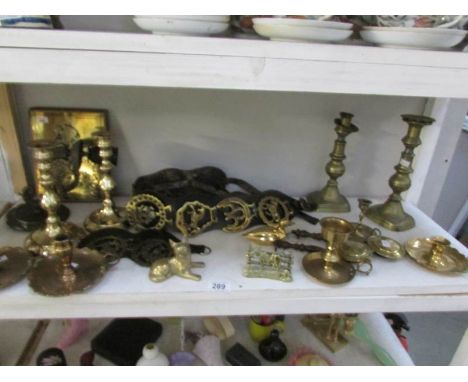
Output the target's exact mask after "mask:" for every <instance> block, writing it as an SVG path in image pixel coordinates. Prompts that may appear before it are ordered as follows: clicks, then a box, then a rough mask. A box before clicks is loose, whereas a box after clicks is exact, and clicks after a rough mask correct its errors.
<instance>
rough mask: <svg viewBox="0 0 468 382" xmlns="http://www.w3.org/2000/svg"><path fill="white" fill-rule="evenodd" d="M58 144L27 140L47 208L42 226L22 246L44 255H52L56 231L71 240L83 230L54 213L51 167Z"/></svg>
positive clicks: (56, 200) (55, 198)
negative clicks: (34, 160) (29, 142)
mask: <svg viewBox="0 0 468 382" xmlns="http://www.w3.org/2000/svg"><path fill="white" fill-rule="evenodd" d="M60 146H61V145H60V144H58V143H55V142H53V141H49V140H37V141H33V142H32V143H31V144H30V147H31V148H32V150H33V156H34V159H36V161H37V169H38V171H39V184H40V185H41V187H42V189H43V190H44V191H43V194H42V195H41V196H40V204H41V207H42V208H43V209H44V210H45V211H46V212H47V219H46V223H45V227H43V228H40V229H38V230H36V231H34V232H32V233H31V234H30V235H28V236H27V237H26V239H25V248H26V249H27V250H29V251H31V252H34V253H38V254H41V255H43V256H54V246H53V242H54V240H55V238H56V237H57V236H59V235H67V237H69V238H70V239H71V240H79V239H81V238H83V237H84V236H85V231H84V230H83V229H82V228H80V227H78V226H76V225H75V224H72V223H69V222H62V221H61V220H60V217H59V216H58V214H57V211H58V208H59V206H60V196H59V194H58V193H57V191H56V187H55V185H56V183H57V181H58V179H54V177H53V176H52V172H51V170H52V167H53V165H54V159H55V157H56V152H57V150H59V149H60Z"/></svg>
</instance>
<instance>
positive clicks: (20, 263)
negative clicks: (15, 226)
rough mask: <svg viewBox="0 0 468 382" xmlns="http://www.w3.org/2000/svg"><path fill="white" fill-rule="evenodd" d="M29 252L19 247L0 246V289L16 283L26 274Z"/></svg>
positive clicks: (29, 262)
mask: <svg viewBox="0 0 468 382" xmlns="http://www.w3.org/2000/svg"><path fill="white" fill-rule="evenodd" d="M30 265H31V252H29V251H27V250H25V249H23V248H20V247H3V248H0V289H4V288H7V287H9V286H10V285H13V284H16V283H17V282H18V281H20V280H21V279H22V278H23V277H25V276H26V274H27V272H28V270H29V267H30Z"/></svg>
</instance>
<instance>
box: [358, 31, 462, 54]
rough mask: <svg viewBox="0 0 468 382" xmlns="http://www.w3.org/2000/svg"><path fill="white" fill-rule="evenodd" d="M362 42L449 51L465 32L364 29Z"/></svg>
mask: <svg viewBox="0 0 468 382" xmlns="http://www.w3.org/2000/svg"><path fill="white" fill-rule="evenodd" d="M360 33H361V37H362V39H363V40H365V41H367V42H371V43H373V44H376V45H380V46H384V47H389V48H393V47H398V48H400V47H401V48H411V49H449V48H452V47H454V46H455V45H458V44H459V43H460V42H462V41H463V39H464V38H465V37H466V35H467V33H468V32H467V31H464V30H459V29H444V28H414V27H364V29H363V30H362V31H361V32H360Z"/></svg>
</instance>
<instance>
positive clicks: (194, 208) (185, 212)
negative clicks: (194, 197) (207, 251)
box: [175, 201, 217, 237]
mask: <svg viewBox="0 0 468 382" xmlns="http://www.w3.org/2000/svg"><path fill="white" fill-rule="evenodd" d="M216 221H217V217H216V207H210V206H208V205H206V204H204V203H201V202H199V201H194V202H186V203H184V205H183V206H182V207H180V208H179V209H178V210H177V212H176V218H175V224H176V227H177V229H178V230H179V231H180V232H181V233H182V235H183V236H184V237H188V236H194V235H198V234H199V233H201V232H203V231H204V230H206V229H207V228H208V227H210V226H211V225H212V224H214V223H215V222H216Z"/></svg>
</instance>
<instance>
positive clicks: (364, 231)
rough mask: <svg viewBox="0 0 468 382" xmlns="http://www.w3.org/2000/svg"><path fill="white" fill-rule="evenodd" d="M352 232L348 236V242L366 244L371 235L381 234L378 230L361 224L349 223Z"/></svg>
mask: <svg viewBox="0 0 468 382" xmlns="http://www.w3.org/2000/svg"><path fill="white" fill-rule="evenodd" d="M351 225H352V226H353V232H351V234H350V235H349V240H353V241H361V242H366V241H367V239H368V238H369V237H370V236H372V235H380V234H381V232H380V230H379V229H378V228H372V227H369V226H368V225H366V224H362V223H351Z"/></svg>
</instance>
